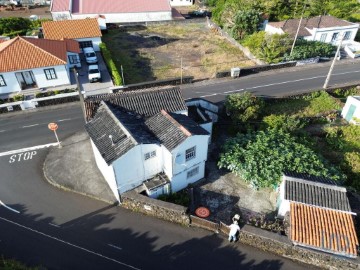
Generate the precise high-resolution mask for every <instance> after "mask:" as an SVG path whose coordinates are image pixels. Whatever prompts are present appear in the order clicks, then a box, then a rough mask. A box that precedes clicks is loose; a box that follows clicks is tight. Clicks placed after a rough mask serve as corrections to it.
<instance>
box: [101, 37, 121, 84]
mask: <svg viewBox="0 0 360 270" xmlns="http://www.w3.org/2000/svg"><path fill="white" fill-rule="evenodd" d="M100 50H101V53H102V55H103V57H104V60H105V62H106V65H107V67H108V69H109V71H110V73H111V77H112V79H113V82H114V85H122V78H121V76H120V73H119V71H118V70H117V68H116V65H115V63H114V61H113V60H112V58H111V53H110V51H109V50H108V48H107V47H106V44H105V43H100Z"/></svg>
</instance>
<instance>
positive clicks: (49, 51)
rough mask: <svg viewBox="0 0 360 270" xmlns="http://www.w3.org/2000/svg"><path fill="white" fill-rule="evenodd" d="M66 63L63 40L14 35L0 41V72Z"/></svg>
mask: <svg viewBox="0 0 360 270" xmlns="http://www.w3.org/2000/svg"><path fill="white" fill-rule="evenodd" d="M66 63H67V57H66V44H65V42H60V41H53V40H45V39H35V38H23V37H16V38H13V39H11V40H8V41H6V42H2V43H0V72H9V71H14V70H22V69H31V68H38V67H48V66H57V65H65V64H66Z"/></svg>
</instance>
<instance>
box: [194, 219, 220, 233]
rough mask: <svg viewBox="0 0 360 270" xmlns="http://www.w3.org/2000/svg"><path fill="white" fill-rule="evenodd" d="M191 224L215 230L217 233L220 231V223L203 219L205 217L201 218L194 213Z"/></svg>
mask: <svg viewBox="0 0 360 270" xmlns="http://www.w3.org/2000/svg"><path fill="white" fill-rule="evenodd" d="M190 226H196V227H200V228H203V229H207V230H210V231H214V232H216V233H218V232H219V224H218V223H215V222H212V221H209V220H206V219H203V218H199V217H196V216H193V215H190Z"/></svg>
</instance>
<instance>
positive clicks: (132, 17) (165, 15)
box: [72, 11, 172, 23]
mask: <svg viewBox="0 0 360 270" xmlns="http://www.w3.org/2000/svg"><path fill="white" fill-rule="evenodd" d="M98 15H99V14H72V18H73V19H86V18H97V16H98ZM101 15H104V16H105V19H106V23H133V22H152V21H171V20H172V14H171V11H162V12H147V13H142V12H139V13H105V14H101Z"/></svg>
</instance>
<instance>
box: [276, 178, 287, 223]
mask: <svg viewBox="0 0 360 270" xmlns="http://www.w3.org/2000/svg"><path fill="white" fill-rule="evenodd" d="M278 200H280V202H277V203H278V205H279V208H278V214H277V216H278V218H284V216H285V214H286V212H288V211H290V202H289V201H288V200H285V180H284V176H283V180H282V182H281V184H280V188H279V197H278Z"/></svg>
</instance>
